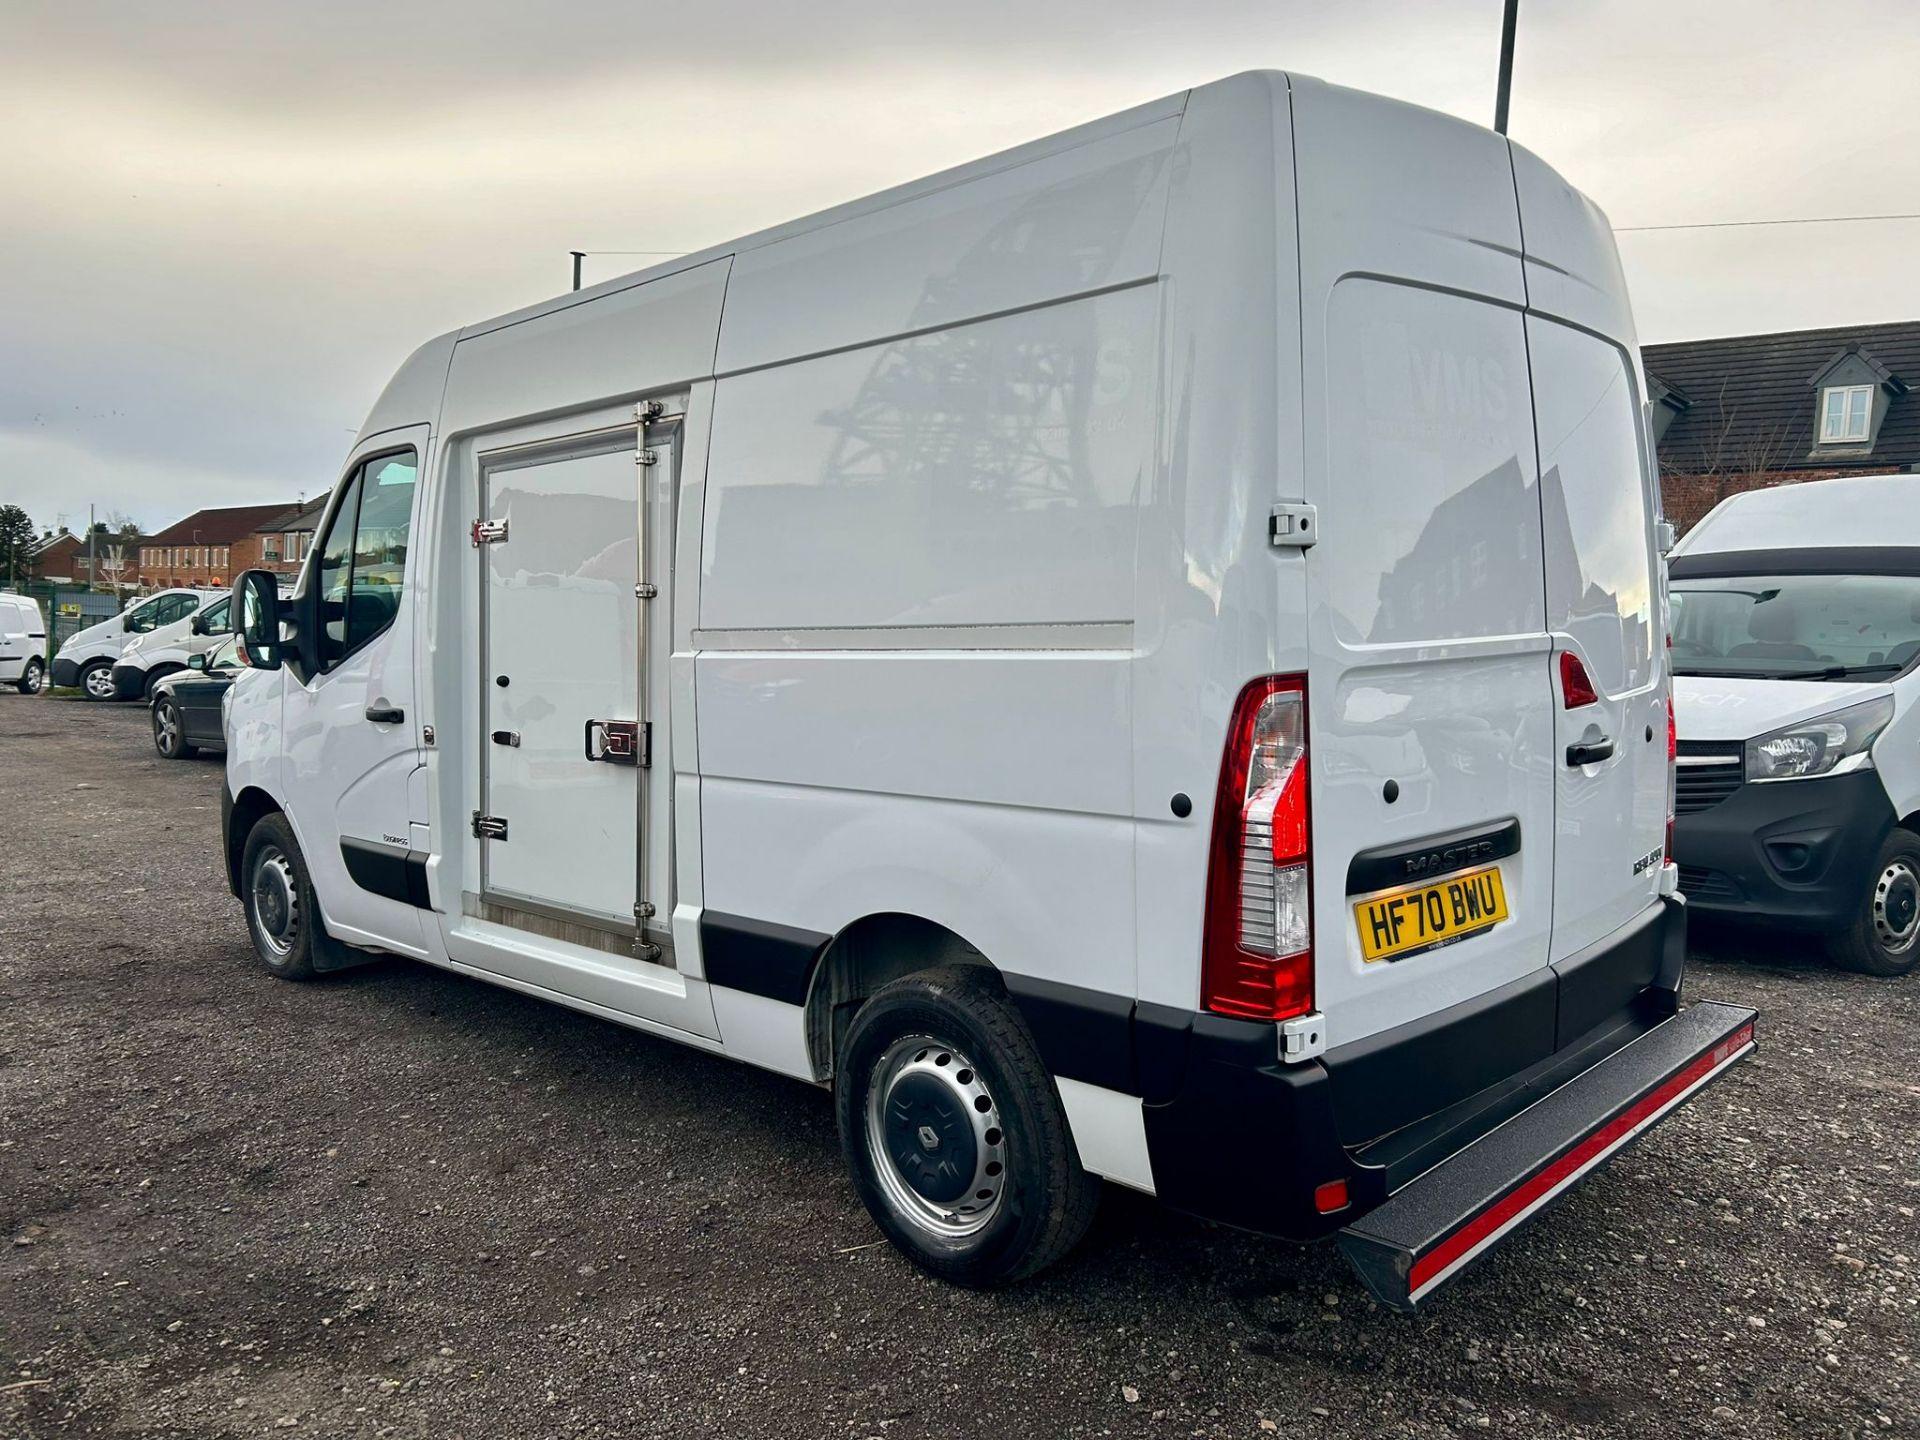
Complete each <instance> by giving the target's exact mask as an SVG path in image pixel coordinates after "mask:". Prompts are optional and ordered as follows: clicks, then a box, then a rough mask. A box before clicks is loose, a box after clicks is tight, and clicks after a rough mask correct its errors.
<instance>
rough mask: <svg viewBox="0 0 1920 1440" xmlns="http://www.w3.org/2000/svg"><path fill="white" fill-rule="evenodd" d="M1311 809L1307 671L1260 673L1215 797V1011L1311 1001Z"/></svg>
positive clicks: (1289, 1008) (1210, 931) (1205, 962)
mask: <svg viewBox="0 0 1920 1440" xmlns="http://www.w3.org/2000/svg"><path fill="white" fill-rule="evenodd" d="M1309 818H1310V817H1309V815H1308V809H1307V681H1306V677H1305V676H1304V675H1280V676H1271V677H1268V678H1267V679H1264V680H1256V681H1254V682H1253V683H1252V684H1251V685H1249V686H1247V688H1246V689H1245V690H1243V691H1241V692H1240V698H1239V700H1238V701H1237V702H1236V703H1235V704H1234V707H1233V722H1232V726H1231V728H1230V729H1229V730H1228V732H1227V753H1226V758H1225V759H1224V760H1223V761H1222V762H1221V766H1220V793H1219V795H1218V796H1217V797H1216V799H1215V802H1214V807H1213V842H1212V853H1211V855H1210V857H1209V862H1208V868H1207V919H1206V935H1205V942H1204V953H1203V956H1202V962H1201V1000H1202V1003H1203V1004H1204V1005H1205V1006H1206V1008H1207V1009H1209V1010H1211V1011H1213V1012H1214V1013H1215V1014H1219V1015H1237V1016H1242V1017H1245V1018H1248V1019H1257V1020H1284V1019H1286V1018H1288V1017H1289V1016H1293V1015H1304V1014H1306V1012H1307V1011H1309V1010H1311V1009H1312V1008H1313V900H1312V871H1311V867H1310V864H1309V859H1310V852H1311V849H1312V845H1311V831H1310V825H1309Z"/></svg>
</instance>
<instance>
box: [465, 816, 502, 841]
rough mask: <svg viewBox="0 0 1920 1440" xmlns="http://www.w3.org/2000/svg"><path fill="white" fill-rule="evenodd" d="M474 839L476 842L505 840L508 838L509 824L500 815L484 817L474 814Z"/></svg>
mask: <svg viewBox="0 0 1920 1440" xmlns="http://www.w3.org/2000/svg"><path fill="white" fill-rule="evenodd" d="M473 838H474V839H476V840H504V839H506V838H507V822H506V821H505V820H504V819H503V818H501V817H500V816H498V815H482V814H481V813H480V812H479V811H478V810H476V811H474V812H473Z"/></svg>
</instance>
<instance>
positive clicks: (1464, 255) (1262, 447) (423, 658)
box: [225, 74, 1754, 1307]
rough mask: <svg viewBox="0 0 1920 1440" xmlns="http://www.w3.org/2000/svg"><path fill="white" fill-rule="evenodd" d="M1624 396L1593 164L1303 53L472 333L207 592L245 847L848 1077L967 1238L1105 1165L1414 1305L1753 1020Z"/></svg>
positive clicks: (1636, 418) (1635, 406)
mask: <svg viewBox="0 0 1920 1440" xmlns="http://www.w3.org/2000/svg"><path fill="white" fill-rule="evenodd" d="M1523 232H1524V238H1523ZM1529 373H1531V383H1530V382H1529ZM1642 393H1643V387H1642V381H1641V377H1640V371H1639V363H1638V360H1637V352H1636V350H1635V345H1634V339H1633V328H1632V323H1631V319H1630V317H1629V314H1628V310H1627V302H1626V295H1625V291H1624V288H1623V285H1622V282H1621V277H1620V270H1619V266H1618V263H1617V260H1616V257H1615V253H1614V247H1613V241H1612V238H1611V235H1610V233H1609V230H1608V227H1607V223H1606V221H1605V219H1604V218H1603V217H1602V216H1601V215H1600V214H1599V212H1598V211H1596V210H1595V209H1594V208H1593V206H1592V205H1590V204H1589V203H1588V202H1587V201H1586V200H1585V199H1583V198H1582V197H1581V196H1580V195H1579V194H1578V193H1577V192H1576V191H1574V190H1572V189H1571V188H1569V187H1568V186H1567V185H1566V183H1565V182H1564V181H1562V180H1561V179H1559V177H1557V176H1556V175H1554V174H1553V172H1552V171H1550V170H1549V169H1548V168H1547V167H1546V166H1545V165H1543V164H1542V163H1541V162H1540V161H1539V160H1537V159H1535V158H1534V157H1533V156H1532V155H1530V154H1528V153H1527V152H1526V151H1524V150H1522V149H1520V148H1519V147H1517V146H1509V145H1508V144H1507V142H1506V141H1505V140H1503V139H1501V138H1500V137H1498V136H1495V135H1492V134H1490V133H1488V132H1486V131H1484V130H1480V129H1476V128H1474V127H1472V126H1469V125H1465V124H1462V123H1460V122H1458V121H1455V120H1452V119H1448V118H1446V117H1444V116H1441V115H1437V114H1432V113H1429V112H1426V111H1422V110H1418V109H1415V108H1413V107H1410V106H1407V105H1402V104H1397V103H1393V102H1390V101H1386V100H1382V99H1377V98H1373V97H1369V96H1365V95H1360V94H1356V93H1353V92H1350V91H1346V90H1340V89H1336V88H1333V87H1331V86H1327V85H1324V84H1321V83H1319V82H1317V81H1314V80H1309V79H1299V78H1289V77H1287V76H1284V75H1279V74H1250V75H1242V76H1239V77H1236V78H1233V79H1230V80H1224V81H1221V82H1219V83H1216V84H1212V85H1208V86H1205V87H1203V88H1201V89H1197V90H1194V91H1191V92H1188V93H1183V94H1179V95H1175V96H1172V97H1170V98H1168V99H1166V100H1162V101H1158V102H1156V103H1154V104H1151V105H1145V106H1142V107H1140V108H1139V109H1136V110H1131V111H1128V112H1126V113H1123V114H1120V115H1117V116H1114V117H1112V118H1110V119H1107V120H1103V121H1100V122H1098V123H1096V124H1092V125H1088V126H1085V127H1083V128H1081V129H1077V130H1073V131H1069V132H1067V133H1065V134H1062V135H1058V136H1055V137H1053V138H1051V139H1047V140H1043V141H1040V142H1038V143H1035V144H1032V145H1028V146H1025V147H1022V148H1020V149H1018V150H1013V151H1010V152H1008V153H1006V154H1003V155H998V156H995V157H993V158H991V159H987V160H983V161H980V162H977V163H975V164H972V165H968V166H964V167H962V168H960V169H958V170H954V171H950V172H947V173H945V174H942V175H936V176H933V177H931V178H929V179H926V180H923V181H919V182H917V183H914V184H910V185H906V186H903V187H901V188H899V189H896V190H891V191H887V192H885V193H882V194H880V195H876V196H873V197H871V198H869V199H866V200H861V201H857V202H854V203H852V204H848V205H844V206H842V207H840V208H838V209H835V210H830V211H827V212H824V213H823V214H820V215H816V216H814V217H812V218H809V219H805V220H801V221H798V222H795V223H793V224H790V225H785V226H782V227H779V228H777V229H774V230H770V231H767V232H765V233H762V234H759V235H754V236H750V237H748V238H745V239H742V240H739V241H737V242H734V243H731V244H728V245H722V246H718V247H715V248H714V249H712V250H708V251H703V252H701V253H699V254H697V255H692V256H688V257H686V258H685V259H682V260H678V261H675V262H673V263H671V264H669V265H664V266H659V267H655V268H653V269H650V270H646V271H642V272H640V273H639V274H636V275H632V276H629V277H627V278H625V279H621V280H617V281H612V282H609V283H607V284H604V285H600V286H597V287H594V288H592V289H588V290H582V291H580V292H578V293H576V294H572V295H567V296H563V297H561V298H559V299H556V300H553V301H549V302H547V303H545V304H541V305H536V306H533V307H532V308H530V309H527V310H523V311H520V312H517V313H515V314H512V315H507V316H503V317H501V318H499V319H497V320H491V321H487V322H484V323H482V324H478V325H474V326H471V327H469V328H467V329H464V330H461V331H459V332H458V333H455V334H450V335H445V336H442V337H441V338H439V339H437V340H434V341H432V342H430V343H429V344H427V345H426V346H424V347H423V348H422V349H421V350H420V351H419V352H417V353H416V354H415V355H414V357H413V358H412V359H411V360H409V361H408V362H407V363H406V364H405V365H404V366H403V367H402V368H401V370H400V372H399V374H398V375H397V376H395V378H394V379H393V381H392V382H391V383H390V384H389V386H388V387H387V389H386V391H385V393H384V394H383V395H382V396H381V397H380V399H379V401H378V403H377V404H376V405H375V407H374V410H373V414H372V415H371V416H370V418H369V419H368V420H367V423H366V427H365V430H364V432H363V433H362V435H361V437H360V438H359V440H358V441H357V442H356V444H355V445H354V448H353V450H352V451H351V453H350V454H349V456H348V458H347V462H346V466H345V469H344V471H343V472H342V476H341V480H340V484H339V487H338V489H337V491H336V493H335V495H334V497H333V499H332V501H331V503H330V505H329V507H328V510H327V514H326V517H325V519H324V521H323V523H322V524H321V526H320V529H319V531H318V532H317V533H318V536H319V540H318V543H317V544H316V546H315V547H314V553H313V555H312V556H311V557H310V558H309V560H308V563H307V566H306V569H305V572H304V574H303V576H302V578H301V582H300V585H299V587H298V589H297V590H296V592H295V593H294V594H293V596H292V597H291V599H290V600H289V601H288V602H286V603H285V604H284V605H282V604H281V603H280V602H279V601H278V600H277V599H276V596H275V590H274V586H273V583H272V580H271V577H269V576H266V575H264V574H261V573H258V572H253V573H249V574H248V575H246V576H243V577H242V579H241V582H240V584H239V585H238V586H237V587H236V604H238V605H240V606H241V608H240V610H239V611H238V612H236V613H237V614H238V615H239V616H240V617H241V623H240V625H239V627H238V628H239V629H240V632H241V637H242V644H243V645H244V647H245V650H246V654H247V658H248V661H249V663H250V664H251V665H253V666H255V667H257V668H259V669H261V670H263V671H266V672H270V673H266V674H260V675H248V676H245V677H243V678H242V679H241V681H240V682H239V683H238V684H236V685H235V686H234V687H233V689H232V690H231V691H230V692H229V701H228V707H229V708H228V714H227V725H226V729H227V735H228V743H229V747H230V748H229V755H228V766H227V780H228V794H227V797H226V824H225V831H226V837H227V838H226V851H227V864H228V867H229V875H230V879H231V883H232V887H233V890H234V893H235V894H236V895H237V896H239V897H240V898H241V899H242V900H243V902H244V904H245V906H246V914H247V918H248V922H249V926H250V929H251V932H252V935H253V938H254V943H255V946H256V948H257V950H258V952H259V955H260V958H261V959H262V960H263V961H264V962H265V964H266V965H267V966H268V967H269V968H270V969H271V970H273V971H274V972H275V973H276V974H279V975H283V976H287V977H289V978H305V977H307V976H309V975H311V974H313V973H314V972H316V971H322V970H326V969H329V968H332V967H336V966H339V965H342V964H345V963H350V962H351V961H352V960H353V959H355V958H357V957H358V955H359V952H363V951H382V952H387V953H390V954H396V955H404V956H410V957H413V958H415V959H419V960H425V961H428V962H430V963H433V964H438V965H445V966H450V967H452V968H454V969H456V970H459V971H462V972H464V973H468V974H473V975H477V976H480V977H483V978H485V979H488V980H492V981H495V982H497V983H499V984H502V985H507V986H510V987H512V988H515V989H518V990H522V991H525V992H527V993H530V994H534V995H539V996H542V997H545V998H548V999H552V1000H556V1001H559V1002H560V1003H562V1004H566V1005H571V1006H574V1007H576V1008H578V1009H581V1010H585V1011H588V1012H590V1013H592V1014H595V1015H600V1016H604V1017H607V1018H610V1019H613V1020H617V1021H620V1022H622V1023H625V1024H629V1025H632V1026H635V1027H637V1028H639V1029H641V1030H645V1031H648V1032H650V1033H652V1034H656V1035H662V1036H667V1037H670V1038H672V1039H674V1040H678V1041H681V1042H683V1043H685V1044H688V1045H692V1046H696V1047H699V1048H701V1049H705V1050H711V1051H715V1052H718V1053H721V1054H725V1055H729V1056H734V1057H737V1058H739V1059H742V1060H746V1061H750V1062H752V1063H754V1064H756V1065H762V1066H766V1067H768V1068H770V1069H773V1070H776V1071H780V1072H782V1073H785V1074H788V1075H793V1076H797V1077H800V1078H801V1079H804V1080H809V1081H812V1082H815V1083H818V1084H821V1085H829V1086H831V1087H832V1089H833V1092H834V1096H835V1102H836V1104H837V1107H838V1115H839V1123H840V1131H841V1136H842V1140H843V1144H844V1147H845V1151H846V1157H847V1161H848V1164H849V1166H850V1168H851V1171H852V1174H853V1179H854V1184H855V1186H856V1188H857V1190H858V1192H859V1194H860V1196H861V1198H862V1200H863V1201H864V1202H865V1204H866V1205H867V1207H868V1209H869V1210H870V1212H871V1213H872V1215H873V1217H874V1219H875V1220H876V1221H877V1223H878V1224H879V1226H880V1227H881V1229H882V1230H883V1231H884V1232H885V1233H886V1234H887V1235H888V1236H889V1237H890V1238H891V1239H892V1240H893V1241H894V1242H895V1243H896V1244H897V1245H898V1246H899V1247H900V1248H901V1249H902V1250H903V1251H905V1252H906V1254H907V1255H909V1256H911V1257H912V1258H913V1259H914V1260H915V1261H916V1262H917V1263H919V1264H920V1265H922V1266H924V1267H926V1268H927V1269H928V1270H930V1271H932V1272H934V1273H936V1274H939V1275H943V1276H946V1277H949V1278H951V1279H954V1280H957V1281H961V1282H963V1283H969V1284H992V1283H997V1282H1002V1281H1007V1280H1012V1279H1016V1278H1018V1277H1021V1276H1024V1275H1028V1274H1031V1273H1032V1272H1034V1271H1036V1270H1038V1269H1039V1268H1040V1267H1041V1266H1043V1265H1045V1264H1047V1263H1048V1262H1049V1261H1051V1260H1053V1259H1055V1258H1056V1257H1058V1256H1059V1255H1061V1254H1062V1253H1064V1252H1065V1251H1066V1249H1067V1248H1068V1247H1069V1246H1071V1245H1072V1244H1073V1243H1074V1242H1075V1240H1076V1239H1077V1238H1078V1237H1079V1236H1080V1235H1081V1233H1082V1232H1083V1231H1084V1229H1085V1228H1086V1225H1087V1223H1088V1219H1089V1217H1090V1214H1091V1212H1092V1209H1093V1205H1094V1202H1095V1199H1096V1197H1097V1194H1098V1183H1097V1179H1096V1177H1106V1178H1107V1179H1110V1180H1113V1181H1116V1182H1118V1183H1119V1184H1122V1185H1127V1186H1132V1187H1134V1188H1136V1189H1139V1190H1143V1191H1147V1192H1151V1193H1155V1194H1158V1195H1159V1196H1161V1197H1162V1198H1163V1199H1165V1200H1166V1201H1167V1202H1168V1203H1169V1204H1172V1205H1175V1206H1179V1207H1181V1208H1183V1209H1187V1210H1190V1211H1195V1212H1198V1213H1200V1214H1202V1215H1206V1216H1212V1217H1215V1218H1217V1219H1219V1220H1223V1221H1226V1222H1229V1223H1232V1224H1235V1225H1239V1226H1245V1227H1249V1228H1252V1229H1256V1230H1260V1231H1264V1232H1267V1233H1270V1234H1275V1235H1281V1236H1287V1237H1292V1238H1295V1239H1300V1240H1308V1239H1314V1238H1318V1237H1323V1236H1328V1235H1332V1234H1335V1233H1338V1234H1339V1235H1340V1236H1341V1241H1342V1244H1343V1246H1344V1247H1345V1249H1346V1251H1347V1253H1348V1254H1349V1255H1350V1256H1351V1257H1352V1259H1353V1261H1354V1262H1355V1264H1356V1265H1357V1266H1358V1267H1359V1269H1360V1271H1361V1274H1362V1275H1363V1276H1364V1278H1365V1280H1366V1283H1367V1284H1368V1285H1369V1286H1370V1287H1371V1288H1372V1289H1373V1290H1374V1292H1375V1293H1376V1294H1377V1295H1379V1296H1380V1297H1381V1299H1383V1300H1384V1301H1386V1302H1387V1303H1389V1304H1392V1305H1397V1306H1403V1307H1410V1306H1412V1305H1413V1304H1414V1303H1415V1302H1417V1301H1419V1300H1421V1299H1423V1298H1424V1297H1426V1296H1428V1295H1430V1294H1432V1293H1433V1292H1434V1291H1435V1290H1436V1289H1437V1288H1438V1287H1440V1286H1441V1285H1443V1284H1445V1283H1446V1282H1447V1281H1448V1280H1450V1279H1451V1278H1453V1277H1454V1276H1455V1275H1457V1274H1458V1273H1460V1271H1461V1270H1462V1269H1463V1268H1464V1267H1465V1266H1466V1265H1468V1264H1469V1263H1471V1262H1472V1261H1473V1260H1475V1259H1476V1258H1477V1257H1479V1256H1480V1255H1482V1254H1483V1253H1485V1252H1486V1251H1487V1250H1488V1249H1489V1248H1490V1247H1491V1246H1493V1245H1494V1244H1495V1243H1496V1242H1497V1241H1499V1240H1500V1239H1501V1238H1502V1237H1504V1236H1505V1235H1506V1234H1508V1233H1509V1232H1510V1231H1511V1230H1512V1229H1513V1228H1514V1227H1515V1226H1517V1225H1519V1224H1521V1223H1522V1222H1523V1221H1524V1220H1525V1219H1527V1218H1528V1217H1530V1216H1532V1215H1533V1214H1535V1213H1537V1212H1538V1211H1539V1210H1540V1209H1541V1208H1542V1207H1543V1206H1545V1205H1547V1204H1548V1203H1550V1202H1551V1201H1552V1200H1553V1199H1554V1198H1555V1197H1556V1196H1558V1195H1559V1194H1560V1193H1562V1192H1563V1191H1564V1190H1565V1189H1566V1188H1567V1187H1568V1186H1570V1185H1571V1184H1573V1183H1574V1182H1575V1181H1576V1180H1577V1179H1578V1178H1579V1177H1580V1176H1581V1175H1583V1174H1584V1173H1586V1172H1587V1171H1588V1170H1590V1169H1592V1168H1593V1167H1595V1166H1596V1165H1598V1164H1600V1163H1601V1162H1602V1161H1604V1160H1605V1159H1606V1158H1607V1157H1608V1156H1610V1155H1611V1154H1612V1153H1613V1152H1614V1151H1616V1150H1617V1149H1619V1148H1620V1147H1621V1146H1622V1145H1624V1144H1626V1143H1627V1142H1628V1141H1629V1140H1630V1139H1631V1138H1632V1137H1634V1136H1636V1135H1638V1134H1639V1133H1640V1132H1642V1131H1643V1130H1645V1129H1646V1128H1647V1127H1648V1126H1650V1125H1652V1124H1653V1123H1654V1122H1655V1121H1657V1120H1658V1119H1659V1118H1660V1117H1661V1116H1663V1115H1664V1114H1665V1113H1666V1112H1668V1111H1669V1110H1670V1109H1672V1108H1673V1107H1674V1106H1676V1105H1678V1104H1679V1103H1680V1102H1681V1101H1682V1100H1684V1099H1685V1098H1686V1097H1687V1096H1688V1095H1689V1094H1690V1093H1691V1092H1692V1091H1694V1090H1695V1089H1697V1088H1698V1087H1699V1086H1701V1085H1703V1084H1705V1083H1706V1082H1707V1081H1708V1080H1710V1079H1712V1078H1713V1077H1714V1076H1716V1075H1718V1074H1720V1073H1722V1072H1723V1071H1724V1070H1725V1069H1726V1067H1728V1066H1729V1065H1730V1064H1732V1063H1733V1062H1735V1061H1737V1060H1738V1059H1739V1058H1741V1057H1742V1056H1744V1055H1746V1054H1747V1053H1748V1052H1749V1051H1750V1049H1751V1048H1752V1044H1753V1026H1754V1015H1753V1013H1752V1012H1751V1011H1748V1010H1742V1009H1737V1008H1733V1007H1729V1006H1724V1005H1715V1004H1705V1003H1703V1004H1696V1005H1693V1006H1691V1007H1688V1008H1685V1009H1682V1008H1680V1005H1679V999H1680V984H1681V971H1682V967H1683V963H1684V948H1683V942H1684V909H1683V907H1682V904H1681V902H1680V901H1679V900H1678V899H1677V898H1676V897H1675V896H1674V895H1673V894H1672V893H1671V892H1672V890H1673V883H1672V882H1673V871H1672V869H1671V867H1670V866H1667V865H1666V864H1665V863H1664V851H1663V845H1664V836H1665V831H1666V827H1667V823H1668V795H1669V784H1670V766H1669V754H1670V747H1669V733H1670V732H1669V710H1668V683H1667V679H1666V673H1665V663H1664V653H1665V652H1664V636H1665V626H1664V613H1663V604H1664V602H1663V598H1662V593H1661V584H1660V579H1659V571H1658V568H1657V566H1656V560H1655V548H1654V534H1655V496H1654V489H1653V486H1652V483H1651V480H1650V470H1649V466H1648V453H1649V450H1648V445H1647V439H1646V434H1645V431H1644V427H1643V426H1642V423H1641V418H1640V417H1641V413H1642V412H1641V395H1642ZM1506 1122H1511V1123H1506ZM695 1163H697V1162H695ZM1703 1183H1704V1180H1703Z"/></svg>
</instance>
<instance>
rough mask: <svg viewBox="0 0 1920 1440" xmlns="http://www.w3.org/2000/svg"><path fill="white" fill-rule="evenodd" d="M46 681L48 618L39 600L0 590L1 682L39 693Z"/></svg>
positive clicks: (24, 693) (0, 683)
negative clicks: (0, 592)
mask: <svg viewBox="0 0 1920 1440" xmlns="http://www.w3.org/2000/svg"><path fill="white" fill-rule="evenodd" d="M46 683H47V622H46V618H45V617H44V616H43V615H41V613H40V602H39V601H38V600H33V599H29V598H28V597H27V596H25V595H17V594H15V593H13V592H12V591H8V592H6V593H5V594H0V685H11V686H13V688H14V689H16V690H18V691H19V692H20V693H21V694H22V695H38V694H39V693H40V691H41V690H42V689H43V688H44V687H45V685H46Z"/></svg>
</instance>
